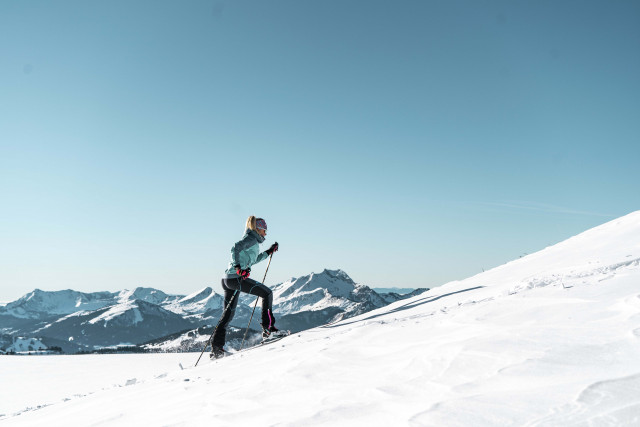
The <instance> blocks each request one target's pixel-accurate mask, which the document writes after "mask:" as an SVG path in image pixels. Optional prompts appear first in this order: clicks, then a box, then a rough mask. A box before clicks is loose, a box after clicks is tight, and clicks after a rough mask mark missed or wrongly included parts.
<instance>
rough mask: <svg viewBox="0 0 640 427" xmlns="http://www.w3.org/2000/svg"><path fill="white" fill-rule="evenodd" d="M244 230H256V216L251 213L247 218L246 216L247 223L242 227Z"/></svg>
mask: <svg viewBox="0 0 640 427" xmlns="http://www.w3.org/2000/svg"><path fill="white" fill-rule="evenodd" d="M244 229H245V231H246V230H253V231H258V230H257V228H256V217H255V216H253V215H251V216H250V217H249V218H247V225H246V226H245V227H244Z"/></svg>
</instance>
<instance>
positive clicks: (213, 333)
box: [194, 291, 238, 367]
mask: <svg viewBox="0 0 640 427" xmlns="http://www.w3.org/2000/svg"><path fill="white" fill-rule="evenodd" d="M237 293H238V291H234V292H233V296H232V297H231V299H230V300H229V303H228V304H227V306H226V307H225V308H224V310H222V316H220V320H218V324H217V325H216V327H215V328H213V332H212V333H211V336H210V337H209V339H208V340H207V342H206V343H205V345H204V348H203V349H202V353H200V357H202V355H203V354H204V351H205V350H206V349H207V347H208V346H209V343H210V342H211V340H212V339H213V336H214V335H215V333H216V331H217V330H218V326H220V323H222V319H224V315H225V314H227V310H228V309H229V307H231V303H232V302H233V299H234V298H235V297H236V294H237ZM211 345H212V346H213V344H211ZM200 357H198V361H197V362H196V364H195V366H198V362H200ZM195 366H194V367H195Z"/></svg>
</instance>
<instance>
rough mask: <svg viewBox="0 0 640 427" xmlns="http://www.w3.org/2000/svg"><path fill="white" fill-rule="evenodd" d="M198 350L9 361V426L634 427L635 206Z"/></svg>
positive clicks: (638, 421) (639, 286)
mask: <svg viewBox="0 0 640 427" xmlns="http://www.w3.org/2000/svg"><path fill="white" fill-rule="evenodd" d="M197 357H198V354H197V353H182V354H145V355H126V356H125V355H100V356H97V355H96V356H31V357H28V356H0V375H1V377H2V387H0V414H2V415H0V423H1V424H2V426H3V427H4V426H14V425H19V426H37V425H42V426H45V425H47V426H48V425H85V426H92V425H134V424H140V425H187V426H188V425H205V424H206V425H216V426H244V425H261V426H262V425H278V426H299V425H311V426H313V425H362V426H389V425H410V426H441V425H446V426H496V425H500V426H503V425H518V426H522V425H526V426H558V425H562V426H567V425H616V426H624V425H627V426H632V425H633V426H637V425H640V212H635V213H632V214H630V215H627V216H625V217H623V218H620V219H617V220H615V221H612V222H610V223H607V224H604V225H602V226H600V227H596V228H594V229H592V230H589V231H587V232H585V233H582V234H580V235H578V236H576V237H573V238H571V239H569V240H567V241H565V242H562V243H560V244H558V245H555V246H552V247H549V248H547V249H545V250H542V251H540V252H538V253H535V254H532V255H529V256H527V257H524V258H521V259H518V260H516V261H513V262H510V263H508V264H505V265H503V266H501V267H498V268H496V269H493V270H491V271H487V272H485V273H482V274H479V275H477V276H474V277H471V278H469V279H466V280H462V281H457V282H452V283H448V284H446V285H443V286H441V287H438V288H435V289H432V290H431V291H429V292H427V293H424V294H421V295H418V296H416V297H414V298H411V299H407V300H402V301H398V302H397V303H394V304H391V305H389V306H386V307H383V308H380V309H378V310H375V311H372V312H368V313H365V314H363V315H361V316H358V317H354V318H349V319H346V320H344V321H341V322H338V323H336V324H332V325H329V326H327V327H320V328H315V329H311V330H308V331H304V332H302V333H299V334H295V335H292V336H290V337H287V338H285V339H283V340H281V341H278V342H276V343H272V344H269V345H267V346H263V347H258V348H255V349H251V350H248V351H245V352H241V353H236V354H233V355H231V356H229V357H226V358H224V359H220V360H217V361H209V360H208V358H207V356H206V354H205V356H204V357H203V360H201V362H200V364H199V365H198V366H197V367H194V366H193V365H194V363H195V361H196V360H197ZM179 363H181V364H182V366H183V367H184V368H185V369H181V368H180V366H178V364H179Z"/></svg>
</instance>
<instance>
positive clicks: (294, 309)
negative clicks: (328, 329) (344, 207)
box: [0, 270, 427, 353]
mask: <svg viewBox="0 0 640 427" xmlns="http://www.w3.org/2000/svg"><path fill="white" fill-rule="evenodd" d="M272 290H273V293H274V306H273V309H274V314H275V316H276V319H277V322H278V323H277V325H278V327H279V328H281V329H289V330H291V331H292V332H298V331H301V330H305V329H309V328H313V327H316V326H319V325H324V324H327V323H332V322H336V321H339V320H342V319H345V318H349V317H352V316H356V315H359V314H362V313H365V312H367V311H370V310H373V309H376V308H380V307H383V306H385V305H388V304H390V303H393V302H396V301H398V300H401V299H405V298H411V297H413V296H415V295H417V294H420V293H422V292H425V291H426V290H427V289H417V290H415V291H413V292H411V293H408V294H404V295H400V294H397V293H378V292H376V291H374V290H373V289H371V288H369V287H368V286H365V285H362V284H357V283H355V282H354V281H353V280H352V279H351V278H350V277H349V276H348V275H347V274H346V273H345V272H344V271H342V270H324V271H323V272H321V273H317V274H316V273H311V274H309V275H306V276H303V277H300V278H292V279H290V280H289V281H286V282H283V283H279V284H277V285H275V286H274V287H272ZM255 299H256V297H254V296H252V295H247V294H242V295H241V298H240V300H239V303H238V307H237V309H236V314H235V316H234V319H233V321H232V322H231V327H232V331H231V332H230V341H231V342H230V344H231V345H234V344H233V343H234V341H233V337H234V336H235V335H237V331H240V330H244V329H245V328H246V327H247V324H248V321H249V318H250V316H251V312H252V310H253V305H254V302H255ZM223 303H224V297H223V296H222V295H220V294H217V293H216V292H214V291H213V289H211V288H210V287H206V288H204V289H201V290H199V291H197V292H194V293H193V294H190V295H169V294H166V293H164V292H162V291H161V290H158V289H153V288H144V287H139V288H136V289H134V290H123V291H119V292H94V293H84V292H78V291H74V290H62V291H42V290H40V289H35V290H34V291H32V292H30V293H28V294H26V295H24V296H23V297H21V298H19V299H18V300H16V301H13V302H9V303H7V304H5V305H3V306H0V349H4V350H5V351H6V350H7V349H9V348H10V347H11V346H13V347H12V348H18V347H17V346H16V342H17V340H22V341H24V340H25V339H37V340H39V341H40V342H42V343H44V344H45V345H47V346H49V347H56V348H60V349H62V351H64V352H66V353H76V352H81V351H93V350H97V349H100V348H105V347H118V346H142V345H145V344H146V347H147V348H149V349H153V350H156V351H175V350H185V349H187V350H188V349H192V347H193V346H194V345H195V344H196V343H198V342H202V341H203V340H204V339H205V338H204V336H207V337H208V335H209V334H210V331H211V330H212V329H213V326H214V325H215V324H216V323H217V321H218V319H219V318H220V315H221V314H222V310H223ZM259 310H260V308H258V309H257V310H256V311H257V315H254V317H253V320H252V324H251V329H252V336H255V335H257V333H256V332H255V331H257V330H259V329H260V325H259V319H260V316H259ZM234 334H235V335H234ZM22 341H20V342H22ZM185 341H189V342H190V344H189V345H187V344H185ZM20 348H21V347H20ZM34 350H35V348H34Z"/></svg>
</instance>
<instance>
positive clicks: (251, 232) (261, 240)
mask: <svg viewBox="0 0 640 427" xmlns="http://www.w3.org/2000/svg"><path fill="white" fill-rule="evenodd" d="M247 234H249V235H251V236H253V237H255V239H256V240H257V241H258V243H263V242H264V237H262V236H261V235H259V234H258V232H257V231H255V230H252V229H248V230H247V232H246V233H245V235H247Z"/></svg>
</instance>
